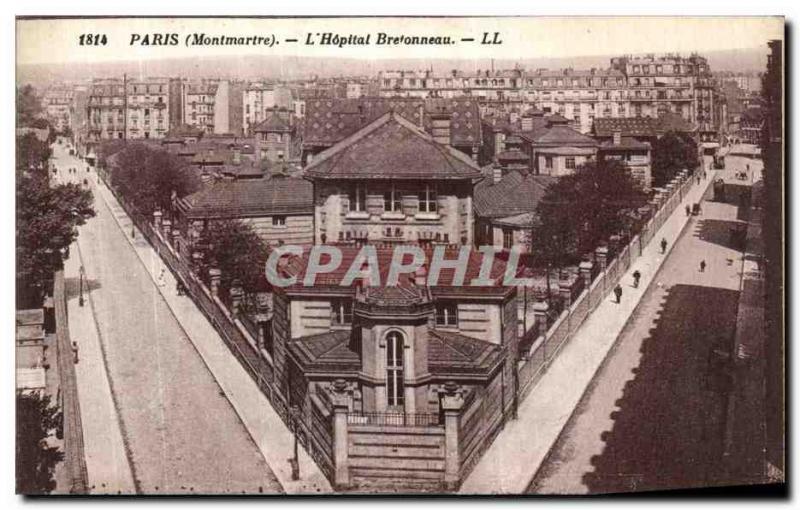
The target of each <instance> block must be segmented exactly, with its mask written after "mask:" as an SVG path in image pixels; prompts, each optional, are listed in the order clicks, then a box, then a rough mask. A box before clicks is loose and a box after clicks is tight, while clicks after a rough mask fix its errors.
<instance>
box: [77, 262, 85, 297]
mask: <svg viewBox="0 0 800 510" xmlns="http://www.w3.org/2000/svg"><path fill="white" fill-rule="evenodd" d="M78 273H79V275H80V282H79V284H78V306H83V278H84V276H85V275H86V271H84V269H83V266H81V268H80V270H79V271H78Z"/></svg>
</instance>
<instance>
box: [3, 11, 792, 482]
mask: <svg viewBox="0 0 800 510" xmlns="http://www.w3.org/2000/svg"><path fill="white" fill-rule="evenodd" d="M16 44H17V47H16V180H15V182H16V240H15V242H16V342H15V349H16V353H15V356H16V420H17V421H16V491H17V493H20V494H25V495H41V494H51V495H57V494H90V495H112V494H113V495H117V494H122V495H240V494H247V495H309V494H313V495H331V494H339V495H341V494H345V495H352V494H373V495H375V494H448V495H452V496H458V495H476V494H477V495H493V494H504V495H523V494H537V495H586V494H588V495H604V494H626V493H638V494H646V493H651V492H653V491H660V492H661V493H663V492H664V491H682V490H690V489H695V490H696V489H702V488H717V490H718V491H719V492H718V493H721V494H724V491H725V490H726V489H725V488H729V490H734V489H733V488H739V489H740V490H741V488H742V487H748V486H750V487H752V486H758V487H761V488H762V490H767V491H773V493H774V492H776V491H777V492H780V491H781V490H785V470H786V464H785V444H786V440H785V432H786V431H785V422H786V421H785V404H784V387H785V360H784V342H785V338H784V276H783V275H784V218H785V216H784V209H785V207H784V202H783V196H784V195H783V183H784V130H785V127H786V125H785V121H784V81H785V78H784V76H785V64H784V53H785V48H784V19H783V18H781V17H775V16H773V17H702V18H700V17H696V18H695V17H616V18H614V17H574V18H569V17H563V18H558V17H541V18H539V17H386V18H377V17H352V18H346V17H328V18H311V17H309V18H303V17H286V18H280V17H269V18H258V17H216V18H215V17H132V18H131V17H69V18H57V17H18V18H17V19H16Z"/></svg>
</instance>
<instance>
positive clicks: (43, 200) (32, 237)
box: [16, 170, 95, 307]
mask: <svg viewBox="0 0 800 510" xmlns="http://www.w3.org/2000/svg"><path fill="white" fill-rule="evenodd" d="M16 184H17V190H16V191H17V197H16V198H17V225H16V257H17V265H16V269H17V273H16V278H17V303H18V306H25V307H29V306H39V305H40V304H41V299H42V296H43V294H44V291H45V289H46V286H45V283H46V282H48V281H49V280H50V279H52V277H53V272H54V271H57V270H58V269H61V267H62V264H63V252H64V251H65V250H66V249H67V248H68V247H69V246H70V245H71V244H72V242H73V241H74V240H75V239H76V238H77V236H78V230H77V227H79V226H80V225H83V224H84V223H85V222H86V220H87V219H88V218H91V217H92V216H94V214H95V211H94V209H93V208H92V194H91V192H89V191H88V190H84V189H81V188H80V187H79V186H77V185H74V184H62V185H57V186H51V185H50V182H49V179H48V176H47V175H46V173H45V174H44V175H42V174H41V172H36V171H35V172H29V171H24V170H18V171H17V183H16Z"/></svg>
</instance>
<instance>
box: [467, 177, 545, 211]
mask: <svg viewBox="0 0 800 510" xmlns="http://www.w3.org/2000/svg"><path fill="white" fill-rule="evenodd" d="M557 179H558V178H557V177H552V176H549V175H529V174H528V175H523V174H522V173H521V172H519V171H516V170H512V171H511V172H509V173H507V174H506V175H504V176H503V178H502V179H501V180H500V182H498V183H494V182H492V181H491V180H490V179H486V180H484V181H482V182H480V183H478V184H477V185H476V186H475V191H474V194H473V199H472V203H473V208H474V209H475V214H476V215H477V216H480V217H482V218H490V219H491V218H506V217H509V216H514V215H517V214H523V213H528V212H535V211H536V206H537V205H539V201H540V200H541V199H542V197H544V195H545V192H546V190H547V186H549V185H550V184H551V183H553V182H555V181H556V180H557Z"/></svg>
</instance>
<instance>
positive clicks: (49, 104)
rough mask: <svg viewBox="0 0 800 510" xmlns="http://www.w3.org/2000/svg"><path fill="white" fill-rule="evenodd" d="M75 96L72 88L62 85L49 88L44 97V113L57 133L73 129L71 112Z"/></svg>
mask: <svg viewBox="0 0 800 510" xmlns="http://www.w3.org/2000/svg"><path fill="white" fill-rule="evenodd" d="M73 95H74V89H73V88H72V87H70V86H66V85H62V86H55V87H50V88H48V89H47V90H46V91H45V93H44V97H42V105H43V106H44V113H45V115H47V119H48V120H49V121H50V124H51V125H52V126H53V128H54V129H55V130H56V131H64V130H65V129H66V128H70V127H71V119H70V110H71V109H72V106H73V104H72V101H73Z"/></svg>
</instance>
